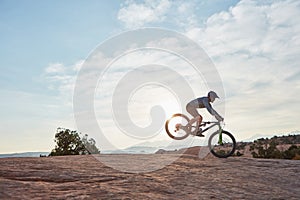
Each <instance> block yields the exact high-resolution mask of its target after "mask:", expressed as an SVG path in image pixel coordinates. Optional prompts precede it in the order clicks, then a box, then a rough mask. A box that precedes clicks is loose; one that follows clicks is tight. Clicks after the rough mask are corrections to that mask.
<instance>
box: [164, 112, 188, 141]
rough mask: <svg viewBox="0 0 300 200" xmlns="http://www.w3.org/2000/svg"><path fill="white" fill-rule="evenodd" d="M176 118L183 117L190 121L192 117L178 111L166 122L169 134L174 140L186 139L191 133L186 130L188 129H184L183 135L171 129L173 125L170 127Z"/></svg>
mask: <svg viewBox="0 0 300 200" xmlns="http://www.w3.org/2000/svg"><path fill="white" fill-rule="evenodd" d="M175 118H182V119H183V120H185V121H187V122H189V121H190V119H189V118H188V117H187V116H186V115H184V114H181V113H177V114H174V115H173V116H172V117H171V118H170V119H168V120H167V121H166V123H165V129H166V132H167V134H168V136H169V137H170V138H172V139H174V140H183V139H185V138H186V137H188V136H189V134H190V133H188V132H186V131H183V132H184V134H183V135H182V136H176V135H175V134H174V133H173V131H172V130H171V127H170V124H171V121H172V120H173V119H175ZM172 128H174V127H172Z"/></svg>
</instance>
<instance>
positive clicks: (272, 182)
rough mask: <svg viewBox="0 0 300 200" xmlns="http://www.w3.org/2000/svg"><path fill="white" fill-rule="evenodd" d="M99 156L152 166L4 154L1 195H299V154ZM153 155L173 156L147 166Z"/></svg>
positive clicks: (160, 157) (89, 158)
mask: <svg viewBox="0 0 300 200" xmlns="http://www.w3.org/2000/svg"><path fill="white" fill-rule="evenodd" d="M98 157H103V158H105V159H108V158H109V159H110V160H114V161H115V162H116V163H120V166H122V165H126V163H127V164H129V165H131V166H132V165H139V166H141V164H144V165H145V166H150V167H149V168H147V167H146V168H145V169H147V170H145V172H138V173H137V172H128V171H126V170H125V171H124V170H123V171H122V170H120V169H121V168H120V169H115V168H113V167H109V166H107V165H106V164H105V163H103V162H100V161H99V158H97V157H95V156H91V155H81V156H61V157H44V158H2V159H0V199H300V181H299V180H300V176H299V174H300V161H299V160H271V159H270V160H266V159H253V158H242V157H230V158H227V159H219V158H215V157H213V156H206V157H205V158H199V157H198V155H196V154H195V153H193V152H188V153H185V154H182V155H176V154H152V155H99V156H98ZM137 160H141V162H136V161H137ZM146 160H149V161H150V164H149V163H148V162H147V161H146ZM155 160H157V161H159V162H160V161H171V162H169V164H165V166H163V167H161V168H160V169H157V170H153V171H151V170H149V169H151V163H152V165H153V166H152V167H153V169H155V167H156V166H154V164H155ZM153 163H154V164H153ZM160 163H162V162H160ZM166 163H168V162H166ZM124 169H125V168H124ZM137 169H141V168H137Z"/></svg>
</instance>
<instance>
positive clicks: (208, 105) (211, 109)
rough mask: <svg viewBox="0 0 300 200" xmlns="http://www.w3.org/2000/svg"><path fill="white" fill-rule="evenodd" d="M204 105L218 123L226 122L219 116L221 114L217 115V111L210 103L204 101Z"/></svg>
mask: <svg viewBox="0 0 300 200" xmlns="http://www.w3.org/2000/svg"><path fill="white" fill-rule="evenodd" d="M203 104H204V106H205V108H206V109H207V111H208V112H209V113H210V114H211V115H213V116H215V118H216V119H217V120H218V121H223V120H224V118H223V117H222V116H221V115H219V113H217V111H215V110H214V109H213V108H212V106H211V105H210V103H209V102H208V101H203Z"/></svg>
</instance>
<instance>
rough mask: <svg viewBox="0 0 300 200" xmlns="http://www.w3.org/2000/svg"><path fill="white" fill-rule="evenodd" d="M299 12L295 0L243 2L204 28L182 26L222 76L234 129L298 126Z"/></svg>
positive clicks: (217, 15) (266, 130)
mask: <svg viewBox="0 0 300 200" xmlns="http://www.w3.org/2000/svg"><path fill="white" fill-rule="evenodd" d="M299 14H300V2H299V1H292V0H290V1H267V2H261V1H250V0H243V1H240V2H239V3H238V4H237V5H235V6H233V7H231V8H230V9H228V10H227V11H222V12H219V13H216V14H214V15H212V16H211V17H209V18H208V19H207V21H206V23H205V26H203V27H192V28H187V29H186V34H187V35H188V36H189V37H191V38H192V39H194V40H196V41H198V43H199V44H200V45H201V46H202V47H203V48H204V49H205V50H206V51H207V52H208V54H209V56H211V58H212V60H213V61H214V63H215V64H216V66H217V68H218V70H219V72H220V74H221V76H222V79H223V81H224V82H223V83H224V87H225V91H226V93H227V94H228V95H227V103H226V108H227V109H226V110H227V116H228V119H229V120H230V119H231V120H232V123H231V124H236V125H233V126H232V128H233V129H234V130H238V131H239V132H240V133H242V134H246V133H247V134H249V132H250V130H251V132H259V131H264V132H268V133H270V134H271V133H273V134H274V131H287V129H288V131H292V130H293V129H297V128H298V122H297V119H299V117H300V116H299V111H300V110H299V107H300V105H299V103H298V102H297V101H294V99H299V98H300V92H299V89H300V88H299V84H300V80H299V79H297V78H295V77H297V76H298V74H299V69H298V68H299V64H300V60H299V53H300V45H299V41H300V23H299V22H300V21H299ZM283 105H284V106H283ZM283 121H289V127H287V126H286V127H284V126H283ZM284 123H285V122H284ZM238 124H241V125H238ZM285 124H286V123H285Z"/></svg>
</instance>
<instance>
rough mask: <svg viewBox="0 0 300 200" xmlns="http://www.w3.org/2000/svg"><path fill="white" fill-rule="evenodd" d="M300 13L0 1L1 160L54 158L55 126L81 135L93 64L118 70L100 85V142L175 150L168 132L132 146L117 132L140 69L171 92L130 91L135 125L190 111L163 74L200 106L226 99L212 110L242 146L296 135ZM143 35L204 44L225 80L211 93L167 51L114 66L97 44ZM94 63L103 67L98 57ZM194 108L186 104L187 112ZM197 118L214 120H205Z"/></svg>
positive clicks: (275, 5)
mask: <svg viewBox="0 0 300 200" xmlns="http://www.w3.org/2000/svg"><path fill="white" fill-rule="evenodd" d="M299 15H300V2H299V1H297V0H285V1H281V0H273V1H271V0H265V1H258V0H257V1H254V0H253V1H250V0H241V1H238V0H234V1H233V0H226V1H224V0H190V1H184V0H174V1H171V0H162V1H155V0H154V1H150V0H138V1H134V0H129V1H117V0H116V1H108V0H103V1H93V0H90V1H76V0H75V1H70V0H64V1H48V0H46V1H37V0H28V1H17V0H0V33H1V37H0V44H1V46H0V69H1V73H0V99H1V104H0V109H1V112H0V136H1V140H0V153H13V152H25V151H50V150H51V149H53V148H54V145H55V143H54V141H53V140H54V134H55V131H56V128H58V127H64V128H70V129H72V130H77V129H78V128H79V127H78V126H79V125H78V120H77V121H76V119H75V118H76V113H75V111H74V110H75V108H74V106H75V107H76V105H74V102H76V99H75V101H74V91H75V92H76V90H75V88H76V86H77V87H78V83H80V84H82V85H80V87H83V85H85V84H86V85H88V84H90V82H89V80H84V81H83V82H78V80H79V79H78V76H79V75H80V74H82V72H83V71H84V70H83V69H84V68H85V66H89V64H90V65H94V64H93V61H96V63H97V64H98V65H99V63H100V61H101V62H104V61H106V60H107V61H109V60H112V59H115V60H113V62H112V63H111V65H110V66H109V67H108V68H107V69H106V71H105V73H104V74H102V75H101V77H100V78H99V77H98V80H97V81H98V82H97V86H96V88H95V90H94V93H93V95H94V98H93V99H92V101H93V104H94V108H95V111H94V112H95V116H96V120H97V122H98V124H99V126H100V127H101V128H102V132H103V134H104V135H105V136H106V137H108V138H109V141H110V142H111V143H112V144H113V145H114V146H116V147H117V148H125V147H128V146H131V145H133V144H139V143H142V142H149V141H150V142H153V141H164V140H166V141H170V139H169V138H168V137H167V136H166V134H165V133H164V131H163V125H162V124H163V123H158V124H157V126H160V128H161V129H160V131H158V132H157V133H156V134H154V135H151V134H150V135H147V134H146V133H147V131H146V130H145V134H146V135H140V136H138V137H135V136H136V135H135V136H132V135H130V133H129V135H128V134H127V135H126V134H124V132H122V131H120V130H119V129H120V128H121V129H122V127H121V126H122V123H123V122H120V123H119V124H118V123H117V124H116V123H115V122H116V121H114V120H115V119H116V118H115V117H114V116H113V114H112V110H113V108H112V107H113V106H112V105H114V104H113V102H114V99H113V98H114V93H113V92H114V91H116V89H118V87H117V86H118V83H120V81H123V78H124V77H125V78H126V75H127V74H128V75H130V73H129V72H132V71H134V69H136V67H139V66H143V65H144V66H145V65H149V66H148V68H145V69H142V71H135V72H137V73H138V72H141V74H138V75H145V74H146V72H147V75H146V77H151V75H153V77H157V74H156V73H157V72H159V73H160V74H164V75H162V76H161V77H164V78H166V77H167V78H169V80H168V81H169V83H172V84H174V85H172V84H170V85H169V86H166V84H164V85H163V86H164V87H161V85H157V84H156V85H155V84H152V85H151V84H150V85H149V84H148V85H140V87H139V88H137V89H135V91H131V93H129V99H125V100H126V101H128V104H127V106H128V108H125V109H127V110H128V113H129V117H130V122H133V123H134V124H136V125H138V126H139V127H147V125H149V124H151V123H152V121H153V118H151V115H150V113H151V111H152V110H151V109H152V108H153V107H154V106H155V105H160V106H161V108H162V109H163V110H164V114H165V115H164V117H165V118H162V119H161V118H160V117H159V116H158V117H157V119H158V118H159V120H158V121H159V122H161V121H162V122H164V120H165V119H166V118H168V117H170V116H171V114H172V113H176V112H179V111H181V110H182V108H181V107H180V105H181V104H180V103H178V102H179V101H181V100H182V99H179V100H178V98H177V99H176V98H175V96H176V94H174V92H173V93H172V92H170V91H169V90H166V88H168V87H170V88H172V87H173V86H174V87H179V86H178V85H176V83H178V82H176V81H175V80H173V79H172V78H174V77H171V76H168V75H166V74H165V72H164V70H165V68H164V67H163V66H166V67H169V68H168V69H170V67H171V68H172V70H174V72H177V73H179V74H180V76H181V77H183V78H184V80H186V81H187V82H188V84H189V86H190V87H191V88H192V92H193V94H194V95H195V96H204V95H206V94H207V92H208V91H209V90H216V92H219V94H221V96H220V97H221V99H220V100H216V102H215V103H214V105H215V108H216V110H218V111H219V112H220V114H221V115H223V116H224V118H225V123H226V126H225V127H226V128H225V129H228V130H229V131H230V132H232V133H233V134H234V135H235V137H236V138H237V139H238V140H245V139H247V138H251V137H252V136H254V135H257V134H262V135H275V134H277V135H278V134H289V133H291V132H294V131H297V130H299V129H300V127H299V119H300V102H299V98H300V68H299V65H300V58H299V55H300V17H299ZM145 27H155V28H158V29H161V30H166V32H168V31H171V32H174V33H177V34H179V35H182V36H184V37H186V38H188V39H189V40H191V41H194V42H195V43H197V44H198V45H199V47H201V48H202V49H203V51H204V52H205V53H203V55H205V56H207V57H209V58H210V60H211V62H212V64H213V66H214V68H215V69H216V70H217V72H218V76H217V77H218V78H220V83H221V85H222V88H210V87H209V85H207V84H206V82H205V81H203V77H199V76H198V75H197V73H195V72H194V71H193V70H194V69H193V68H192V67H191V66H190V65H189V64H187V62H184V61H183V60H181V57H178V56H176V55H175V54H172V53H170V52H169V51H161V50H158V49H148V50H147V51H143V50H137V51H132V52H129V53H127V54H122V56H121V57H118V58H116V56H115V55H109V56H107V55H104V54H103V53H107V52H101V51H100V49H101V44H105V42H109V41H111V40H113V39H115V38H117V37H118V36H119V35H121V36H122V35H124V34H125V33H130V31H131V30H138V29H140V28H145ZM125 35H126V34H125ZM144 37H145V38H146V36H144ZM168 39H169V40H168ZM131 40H133V41H135V40H136V41H135V42H133V43H132V46H133V47H132V48H133V49H134V47H135V45H137V46H138V45H141V44H142V42H141V41H142V40H143V38H138V37H137V38H135V37H133V39H128V41H131ZM139 40H141V41H139ZM139 42H140V43H139ZM123 43H124V44H123ZM125 43H126V41H125V40H121V43H115V46H111V47H109V48H107V49H106V50H107V51H109V50H111V49H112V50H114V51H115V52H117V51H118V50H121V47H122V45H125ZM155 43H157V44H155ZM150 44H151V45H154V46H155V45H164V44H167V45H166V46H165V47H168V48H171V49H172V48H173V49H174V48H175V49H180V48H183V47H182V46H178V44H177V43H176V41H174V40H172V38H161V40H160V41H157V40H156V41H150V42H149V41H148V43H147V44H144V45H146V46H147V45H150ZM151 45H150V46H151ZM176 45H177V46H176ZM179 51H181V52H184V49H183V50H179ZM97 53H98V54H97ZM101 53H102V54H101ZM188 53H190V54H192V53H193V52H190V51H189V52H188ZM100 54H101V55H100ZM93 55H95V58H91V57H92V56H93ZM101 56H102V57H101ZM105 56H106V57H105ZM187 56H188V55H187ZM100 57H101V59H100V61H99V58H100ZM93 59H95V60H93ZM97 59H98V60H97ZM89 61H90V62H89ZM97 64H95V65H97ZM155 65H159V67H157V66H156V67H157V68H155ZM96 68H97V66H96ZM149 69H150V72H148V71H149ZM154 69H155V70H156V71H155V70H154ZM98 70H99V69H98ZM154 72H155V73H154ZM140 77H141V80H142V79H145V78H143V76H140ZM204 79H205V77H204ZM125 80H126V79H125ZM160 80H164V79H160ZM76 81H77V82H76ZM127 81H128V80H127ZM136 81H138V80H136ZM129 82H130V81H129ZM199 82H200V84H198V83H199ZM76 83H77V85H76ZM125 85H126V86H127V87H128V88H129V86H130V84H125ZM127 87H125V88H124V89H128V88H127ZM83 88H84V87H83ZM175 93H176V92H175ZM124 95H125V94H123V93H122V95H121V97H124V98H125V96H124ZM75 97H76V94H75ZM84 97H85V96H84V94H83V93H82V95H81V96H80V98H79V100H81V98H82V99H83V101H84ZM126 97H127V98H128V95H127V96H126ZM187 102H188V99H184V100H183V102H181V103H183V104H184V103H187ZM154 110H155V109H154ZM113 112H117V111H114V110H113ZM74 113H75V114H74ZM154 113H155V112H154ZM157 113H159V111H158V112H157ZM115 114H116V113H115ZM119 114H120V113H119ZM121 114H122V113H121ZM151 114H153V113H151ZM201 114H203V116H205V117H206V118H209V117H210V116H209V115H207V112H206V111H203V110H202V111H201ZM117 115H118V113H117ZM153 116H155V115H152V117H153ZM209 119H210V118H209ZM126 122H127V121H125V122H124V123H125V125H126ZM124 123H123V125H124ZM123 128H124V127H123ZM125 129H126V128H125ZM82 131H85V130H84V129H83V130H82ZM87 131H88V129H87ZM84 133H87V132H84ZM88 134H89V135H90V136H91V137H94V138H96V142H98V144H99V146H100V149H101V150H102V148H101V141H97V135H95V133H89V132H88Z"/></svg>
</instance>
